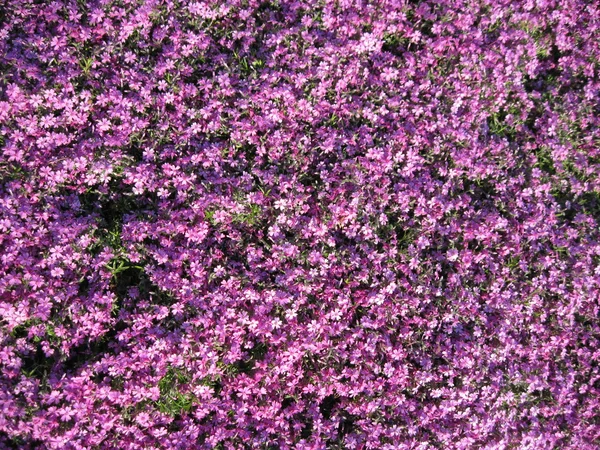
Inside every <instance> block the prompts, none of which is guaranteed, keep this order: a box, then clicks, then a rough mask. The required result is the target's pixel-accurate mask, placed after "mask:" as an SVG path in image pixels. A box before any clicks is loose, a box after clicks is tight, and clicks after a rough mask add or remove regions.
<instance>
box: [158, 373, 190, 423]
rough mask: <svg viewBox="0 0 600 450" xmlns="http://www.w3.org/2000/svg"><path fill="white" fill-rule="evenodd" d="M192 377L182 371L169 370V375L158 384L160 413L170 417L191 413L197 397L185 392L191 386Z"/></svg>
mask: <svg viewBox="0 0 600 450" xmlns="http://www.w3.org/2000/svg"><path fill="white" fill-rule="evenodd" d="M189 382H190V377H189V375H188V374H186V373H185V372H184V371H183V370H182V369H177V368H174V367H171V368H169V370H168V371H167V373H166V374H165V376H164V377H162V378H161V380H160V381H159V382H158V388H159V389H160V398H159V399H158V400H157V402H156V406H157V407H158V409H159V411H160V412H162V413H164V414H168V415H170V416H176V415H179V414H182V413H184V412H189V411H191V409H192V407H193V405H194V403H196V401H197V399H196V397H195V396H194V395H193V394H191V393H187V392H184V390H185V386H186V385H187V384H189Z"/></svg>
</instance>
